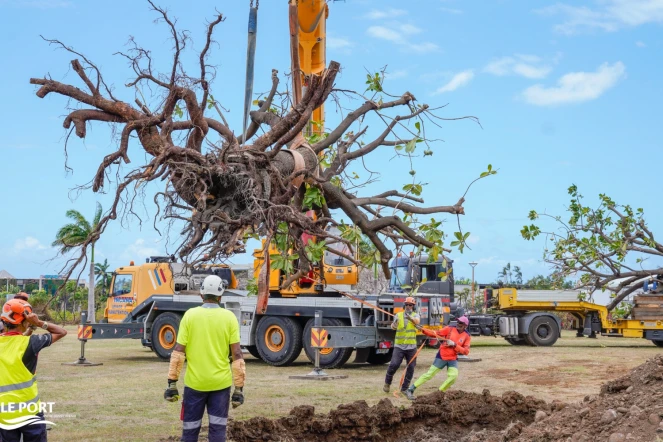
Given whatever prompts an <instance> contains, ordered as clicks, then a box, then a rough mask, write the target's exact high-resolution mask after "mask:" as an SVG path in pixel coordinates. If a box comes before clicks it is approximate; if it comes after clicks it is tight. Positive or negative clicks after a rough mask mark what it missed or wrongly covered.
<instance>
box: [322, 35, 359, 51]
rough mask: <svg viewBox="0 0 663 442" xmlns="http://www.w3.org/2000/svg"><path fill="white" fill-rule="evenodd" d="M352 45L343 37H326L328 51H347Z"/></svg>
mask: <svg viewBox="0 0 663 442" xmlns="http://www.w3.org/2000/svg"><path fill="white" fill-rule="evenodd" d="M352 46H354V44H353V43H352V42H351V41H350V40H348V39H347V38H343V37H327V47H328V48H330V49H349V48H351V47H352Z"/></svg>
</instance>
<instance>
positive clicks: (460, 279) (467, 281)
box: [455, 277, 476, 285]
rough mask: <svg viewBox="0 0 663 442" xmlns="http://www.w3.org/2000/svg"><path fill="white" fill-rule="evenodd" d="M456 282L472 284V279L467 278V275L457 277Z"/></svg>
mask: <svg viewBox="0 0 663 442" xmlns="http://www.w3.org/2000/svg"><path fill="white" fill-rule="evenodd" d="M475 282H476V281H475ZM455 283H456V284H458V285H470V284H472V280H471V279H470V278H465V277H462V278H456V279H455Z"/></svg>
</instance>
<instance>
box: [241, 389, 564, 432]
mask: <svg viewBox="0 0 663 442" xmlns="http://www.w3.org/2000/svg"><path fill="white" fill-rule="evenodd" d="M542 410H545V411H547V412H550V411H552V407H551V405H550V404H546V403H545V402H544V401H541V400H537V399H535V398H533V397H524V396H522V395H521V394H519V393H516V392H513V391H510V392H506V393H504V394H503V395H502V396H501V397H497V396H492V395H491V394H490V392H489V391H488V390H484V392H483V394H476V393H466V392H463V391H451V392H447V393H441V392H437V393H433V394H429V395H425V396H421V397H419V398H417V400H416V401H415V402H414V403H413V405H412V406H411V407H395V406H394V405H393V404H392V403H391V401H390V400H389V399H383V400H381V401H380V402H379V403H378V404H376V405H375V406H372V407H370V406H369V405H368V404H367V403H366V402H365V401H357V402H353V403H351V404H344V405H340V406H339V407H338V408H337V409H335V410H332V411H330V412H329V413H328V414H324V415H316V414H315V410H314V408H313V407H312V406H300V407H296V408H294V409H293V410H292V411H291V412H290V415H289V416H286V417H283V418H280V419H276V420H270V419H265V418H260V417H257V418H253V419H249V420H246V421H231V422H229V423H228V438H229V439H230V440H232V441H234V442H248V441H283V442H285V441H329V442H331V441H378V440H379V441H386V442H388V441H412V442H415V441H416V442H424V441H426V442H442V441H458V440H462V439H463V438H464V437H465V436H467V435H468V434H469V433H471V432H472V431H473V430H474V431H480V430H482V429H486V430H488V431H491V432H494V433H495V434H496V433H497V432H498V431H499V430H502V429H505V428H507V427H508V426H509V424H510V423H511V422H517V421H520V422H524V423H525V424H529V423H531V422H533V421H534V416H535V414H536V412H537V411H542ZM521 425H522V424H521Z"/></svg>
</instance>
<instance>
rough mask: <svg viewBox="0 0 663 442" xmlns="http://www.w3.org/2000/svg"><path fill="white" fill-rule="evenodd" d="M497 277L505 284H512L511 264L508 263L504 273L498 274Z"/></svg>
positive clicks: (503, 270)
mask: <svg viewBox="0 0 663 442" xmlns="http://www.w3.org/2000/svg"><path fill="white" fill-rule="evenodd" d="M497 276H498V277H500V278H502V281H503V282H504V284H509V283H510V282H511V263H510V262H508V263H507V264H506V266H504V268H503V269H502V271H501V272H498V273H497Z"/></svg>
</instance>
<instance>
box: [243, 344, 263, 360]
mask: <svg viewBox="0 0 663 442" xmlns="http://www.w3.org/2000/svg"><path fill="white" fill-rule="evenodd" d="M246 350H247V351H248V352H249V354H250V355H251V356H253V357H254V358H256V359H262V358H261V357H260V353H258V347H257V346H255V345H247V346H246Z"/></svg>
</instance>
